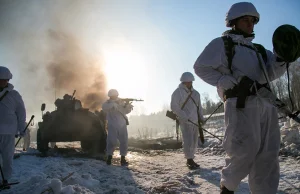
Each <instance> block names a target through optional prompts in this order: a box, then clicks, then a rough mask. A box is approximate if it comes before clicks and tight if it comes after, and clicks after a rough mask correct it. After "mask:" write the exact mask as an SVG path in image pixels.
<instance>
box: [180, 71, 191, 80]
mask: <svg viewBox="0 0 300 194" xmlns="http://www.w3.org/2000/svg"><path fill="white" fill-rule="evenodd" d="M180 81H181V82H192V81H195V78H194V76H193V74H192V73H190V72H184V73H183V74H182V75H181V78H180Z"/></svg>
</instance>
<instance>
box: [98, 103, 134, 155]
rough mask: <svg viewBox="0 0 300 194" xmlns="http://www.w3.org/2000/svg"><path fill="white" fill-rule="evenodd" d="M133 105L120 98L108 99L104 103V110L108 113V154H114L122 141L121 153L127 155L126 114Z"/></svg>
mask: <svg viewBox="0 0 300 194" xmlns="http://www.w3.org/2000/svg"><path fill="white" fill-rule="evenodd" d="M132 107H133V106H132V105H131V104H127V105H125V103H124V102H123V101H118V100H107V101H106V102H105V103H103V105H102V110H103V111H104V112H105V113H106V119H107V130H108V132H107V146H106V149H107V150H106V151H107V155H113V153H114V150H115V147H116V145H117V143H118V140H119V142H120V155H121V156H126V155H127V149H128V132H127V125H126V120H125V118H126V119H127V116H126V114H128V113H130V112H131V110H132Z"/></svg>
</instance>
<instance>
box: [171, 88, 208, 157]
mask: <svg viewBox="0 0 300 194" xmlns="http://www.w3.org/2000/svg"><path fill="white" fill-rule="evenodd" d="M191 92H192V95H191V98H193V99H194V100H195V102H196V103H197V104H198V105H199V114H200V120H201V122H203V121H204V118H203V113H202V112H203V111H202V106H201V99H200V94H199V92H197V91H196V90H195V89H193V88H191V90H189V89H188V88H187V87H186V86H185V85H184V84H183V83H181V84H179V86H178V88H177V89H176V90H175V91H174V92H173V94H172V99H171V110H172V111H173V112H174V113H175V114H176V115H177V116H178V118H179V125H180V129H181V131H182V137H183V151H184V154H185V158H186V159H194V157H195V156H194V155H195V152H196V148H197V146H198V136H199V131H198V127H197V126H196V125H194V124H192V123H191V122H189V121H188V120H190V121H192V122H194V123H196V124H198V114H197V106H196V104H195V103H194V102H193V100H192V99H191V98H189V100H188V101H187V103H186V104H185V106H184V107H183V109H181V107H182V105H183V103H184V102H185V101H186V99H187V97H188V96H189V94H190V93H191Z"/></svg>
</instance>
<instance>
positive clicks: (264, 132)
mask: <svg viewBox="0 0 300 194" xmlns="http://www.w3.org/2000/svg"><path fill="white" fill-rule="evenodd" d="M259 20H260V14H259V13H258V12H257V10H256V8H255V7H254V5H253V4H252V3H248V2H240V3H235V4H233V5H232V6H231V8H230V9H229V11H228V13H227V15H226V19H225V21H226V26H227V27H230V28H231V29H230V30H228V31H226V32H224V33H223V36H222V37H219V38H216V39H214V40H212V41H211V42H210V43H209V44H208V45H207V46H206V47H205V49H204V50H203V52H202V53H201V54H200V56H199V57H198V59H197V61H196V62H195V65H194V69H195V72H196V74H197V75H198V76H199V77H200V78H201V79H203V80H204V81H205V82H207V83H209V84H211V85H213V86H216V87H217V90H218V93H219V96H220V98H222V99H223V100H224V101H226V102H225V125H226V131H225V137H224V142H223V147H224V149H225V151H226V153H227V155H228V158H227V159H226V166H225V167H224V168H223V169H222V172H221V194H232V193H234V190H236V188H237V187H238V185H239V184H240V182H241V180H242V179H243V178H245V177H246V176H247V175H249V187H250V190H251V193H268V194H275V193H276V192H277V187H278V183H279V161H278V154H279V148H280V131H279V125H278V115H277V108H276V107H275V106H274V105H273V103H272V102H271V100H270V99H269V98H268V97H267V96H262V95H260V94H259V93H257V91H259V90H260V89H262V90H264V91H266V90H267V91H270V88H269V87H270V86H269V83H268V82H269V81H273V80H275V79H277V78H279V77H280V76H281V75H283V74H284V73H285V71H286V66H285V63H284V61H285V58H282V57H283V55H282V54H284V52H283V53H278V54H276V53H274V54H273V53H272V52H271V51H269V50H266V49H265V48H264V47H263V46H262V45H259V44H254V43H252V40H253V39H254V33H253V30H254V25H255V24H257V23H258V22H259ZM286 29H287V31H289V32H292V31H294V30H292V29H291V28H289V27H287V28H286ZM296 31H298V32H295V31H294V34H293V33H292V35H289V36H290V37H285V36H286V35H285V33H283V34H282V38H288V39H293V38H295V36H296V37H297V36H298V37H299V30H296ZM288 39H286V40H288ZM297 39H298V40H297ZM299 40H300V39H299V38H295V43H296V42H297V41H299ZM278 41H279V42H281V40H278ZM273 44H274V39H273ZM281 46H282V48H284V47H286V46H287V47H289V46H290V45H281ZM292 47H293V46H292ZM298 47H299V46H298ZM284 51H285V52H288V54H290V53H293V54H294V52H297V50H295V49H294V50H289V49H286V50H284ZM299 51H300V50H299V48H298V52H299ZM276 52H278V50H276ZM279 54H280V56H279ZM295 56H296V57H297V53H295ZM298 57H299V55H298ZM298 57H297V58H298ZM293 60H294V59H292V60H291V61H293ZM291 61H289V60H287V62H291ZM252 86H253V87H252Z"/></svg>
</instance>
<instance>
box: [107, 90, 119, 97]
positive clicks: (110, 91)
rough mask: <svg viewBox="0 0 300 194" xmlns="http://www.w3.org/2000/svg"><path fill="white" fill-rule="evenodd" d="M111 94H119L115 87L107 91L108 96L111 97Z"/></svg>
mask: <svg viewBox="0 0 300 194" xmlns="http://www.w3.org/2000/svg"><path fill="white" fill-rule="evenodd" d="M113 96H116V97H118V96H119V92H118V91H117V90H116V89H110V90H109V91H108V97H113Z"/></svg>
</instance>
